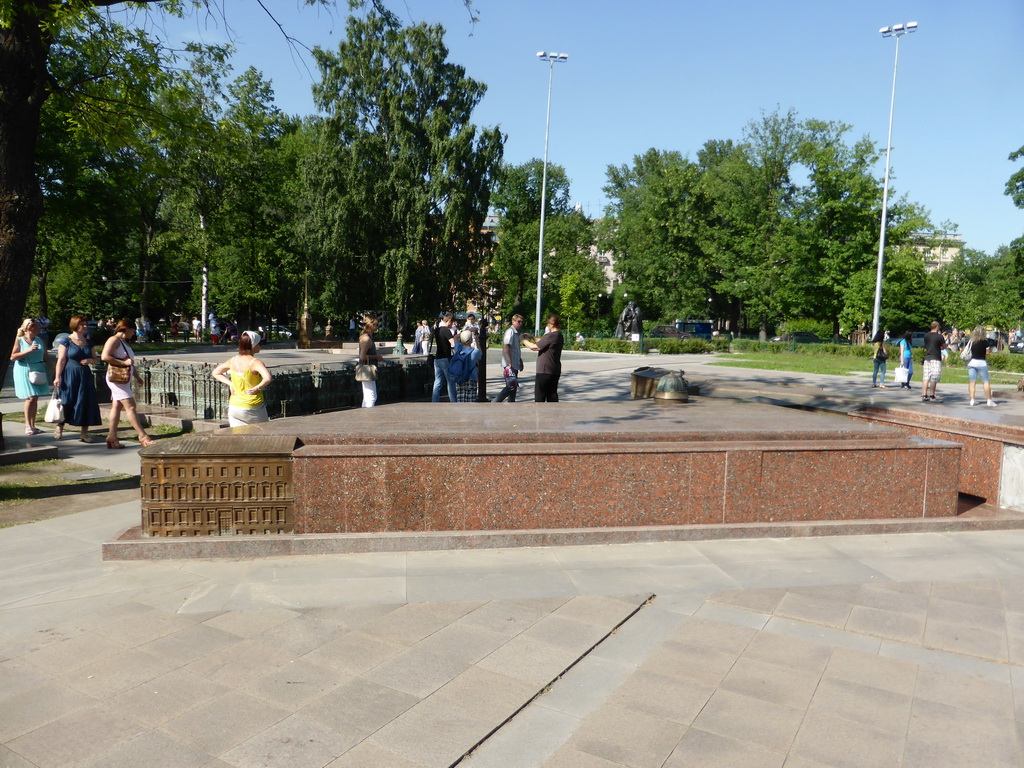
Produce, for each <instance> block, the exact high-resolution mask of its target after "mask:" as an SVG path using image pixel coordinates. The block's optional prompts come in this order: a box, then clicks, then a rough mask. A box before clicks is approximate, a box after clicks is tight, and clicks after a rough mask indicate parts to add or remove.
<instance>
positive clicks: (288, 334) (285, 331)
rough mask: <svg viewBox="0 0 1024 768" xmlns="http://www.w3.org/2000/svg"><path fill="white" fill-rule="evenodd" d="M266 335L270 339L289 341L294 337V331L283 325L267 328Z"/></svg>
mask: <svg viewBox="0 0 1024 768" xmlns="http://www.w3.org/2000/svg"><path fill="white" fill-rule="evenodd" d="M267 333H268V334H269V335H270V338H271V339H290V338H292V337H293V336H294V335H295V331H293V330H292V329H291V328H286V327H285V326H283V325H271V326H270V327H269V328H267Z"/></svg>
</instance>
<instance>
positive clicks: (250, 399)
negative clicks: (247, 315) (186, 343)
mask: <svg viewBox="0 0 1024 768" xmlns="http://www.w3.org/2000/svg"><path fill="white" fill-rule="evenodd" d="M261 341H263V339H262V337H261V336H260V335H259V334H258V333H256V331H244V332H243V333H242V335H241V336H239V337H238V354H237V355H235V356H234V357H232V358H231V359H230V360H228V361H227V362H224V363H221V364H220V365H218V366H217V367H216V368H214V369H213V378H215V379H216V380H217V381H219V382H221V383H222V384H227V385H228V386H229V387H231V398H230V399H229V400H228V426H229V427H242V426H245V425H246V424H258V423H260V422H263V421H270V417H269V416H268V415H267V406H266V403H265V402H264V399H263V390H264V389H266V387H267V385H268V384H270V378H271V377H270V371H269V370H267V366H266V365H264V364H263V361H262V360H257V359H256V355H257V354H258V353H259V351H260V342H261Z"/></svg>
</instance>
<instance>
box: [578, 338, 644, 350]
mask: <svg viewBox="0 0 1024 768" xmlns="http://www.w3.org/2000/svg"><path fill="white" fill-rule="evenodd" d="M635 347H636V345H635V344H633V342H631V341H626V340H625V339H616V338H615V337H614V336H613V337H612V338H610V339H587V340H586V342H585V344H584V346H583V349H586V350H588V351H590V352H617V353H619V354H629V353H630V352H632V351H633V349H634V348H635Z"/></svg>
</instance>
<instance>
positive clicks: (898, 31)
mask: <svg viewBox="0 0 1024 768" xmlns="http://www.w3.org/2000/svg"><path fill="white" fill-rule="evenodd" d="M878 31H879V32H880V33H881V34H882V37H894V38H896V59H895V60H894V61H893V65H892V98H891V99H890V101H889V136H888V138H887V139H886V142H885V181H884V182H883V184H882V226H881V233H880V235H879V237H878V272H877V274H876V275H875V311H874V314H873V315H872V317H871V338H872V339H873V338H875V334H876V333H878V326H879V314H880V313H881V310H882V266H883V264H884V263H885V220H886V217H887V215H888V213H889V208H888V205H889V154H890V152H892V113H893V108H894V107H895V106H896V68H897V67H898V66H899V63H900V38H901V37H903V36H904V35H906V34H909V33H911V32H916V31H917V22H916V21H911V22H908V23H906V24H894V25H893V26H891V27H882V28H881V29H880V30H878Z"/></svg>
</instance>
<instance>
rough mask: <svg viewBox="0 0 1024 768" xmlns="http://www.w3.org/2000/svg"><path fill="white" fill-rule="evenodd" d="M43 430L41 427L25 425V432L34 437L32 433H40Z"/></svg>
mask: <svg viewBox="0 0 1024 768" xmlns="http://www.w3.org/2000/svg"><path fill="white" fill-rule="evenodd" d="M42 431H43V430H41V429H39V427H25V434H26V435H28V436H29V437H32V435H38V434H39V433H40V432H42Z"/></svg>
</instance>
